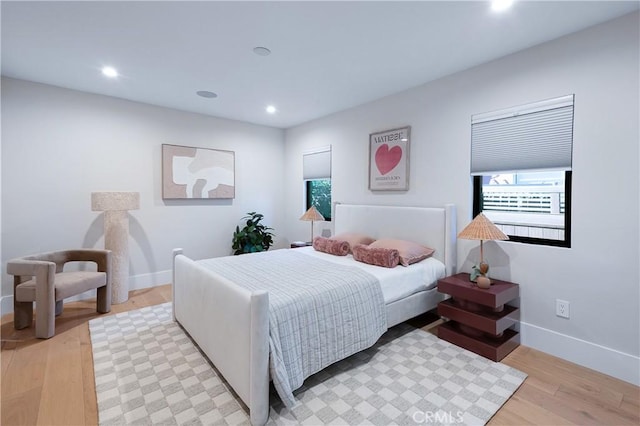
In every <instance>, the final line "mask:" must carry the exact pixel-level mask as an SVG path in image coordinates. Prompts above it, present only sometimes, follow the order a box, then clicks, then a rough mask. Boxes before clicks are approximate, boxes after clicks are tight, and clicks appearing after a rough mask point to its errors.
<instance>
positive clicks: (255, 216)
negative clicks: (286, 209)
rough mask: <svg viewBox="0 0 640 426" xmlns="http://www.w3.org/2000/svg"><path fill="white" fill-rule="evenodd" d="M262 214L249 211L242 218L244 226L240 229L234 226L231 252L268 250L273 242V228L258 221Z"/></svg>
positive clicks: (241, 252)
mask: <svg viewBox="0 0 640 426" xmlns="http://www.w3.org/2000/svg"><path fill="white" fill-rule="evenodd" d="M263 218H264V216H263V215H261V214H260V213H256V212H249V213H247V216H245V217H243V218H242V220H246V221H247V223H246V224H245V226H244V227H243V228H242V229H240V226H236V231H235V232H234V233H233V245H232V248H233V250H234V251H233V254H234V255H235V254H244V253H255V252H258V251H266V250H269V247H271V244H273V233H272V232H270V231H272V230H273V228H269V227H268V226H265V225H263V224H262V223H260V221H261V220H262V219H263Z"/></svg>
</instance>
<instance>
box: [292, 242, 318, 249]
mask: <svg viewBox="0 0 640 426" xmlns="http://www.w3.org/2000/svg"><path fill="white" fill-rule="evenodd" d="M311 245H313V243H308V242H305V241H294V242H292V243H291V248H300V247H307V246H311Z"/></svg>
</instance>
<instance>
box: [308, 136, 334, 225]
mask: <svg viewBox="0 0 640 426" xmlns="http://www.w3.org/2000/svg"><path fill="white" fill-rule="evenodd" d="M302 178H303V179H304V183H305V194H306V203H305V204H306V207H305V210H308V209H309V207H311V206H315V208H316V209H318V211H319V212H320V214H321V215H322V216H324V218H325V220H327V221H329V220H331V146H327V147H323V148H318V149H315V150H313V151H310V152H306V153H304V154H303V155H302Z"/></svg>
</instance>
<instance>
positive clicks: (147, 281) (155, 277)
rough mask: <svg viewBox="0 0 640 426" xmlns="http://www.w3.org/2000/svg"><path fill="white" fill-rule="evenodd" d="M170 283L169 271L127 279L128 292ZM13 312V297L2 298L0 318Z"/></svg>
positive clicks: (88, 295)
mask: <svg viewBox="0 0 640 426" xmlns="http://www.w3.org/2000/svg"><path fill="white" fill-rule="evenodd" d="M171 281H172V274H171V270H170V269H169V270H166V271H160V272H152V273H150V274H140V275H132V276H130V277H129V291H131V290H140V289H143V288H150V287H156V286H160V285H165V284H170V283H171ZM95 297H96V293H95V291H94V290H91V291H86V292H84V293H82V294H79V295H77V296H73V297H69V298H68V299H65V302H74V301H76V300H86V299H93V298H95ZM12 312H13V295H10V296H2V298H1V300H0V316H1V315H5V314H9V313H12Z"/></svg>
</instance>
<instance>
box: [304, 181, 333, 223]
mask: <svg viewBox="0 0 640 426" xmlns="http://www.w3.org/2000/svg"><path fill="white" fill-rule="evenodd" d="M311 206H315V207H316V209H318V211H319V212H320V214H321V215H322V216H324V219H325V220H328V221H330V220H331V179H313V180H308V181H307V207H306V208H307V209H308V208H309V207H311Z"/></svg>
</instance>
